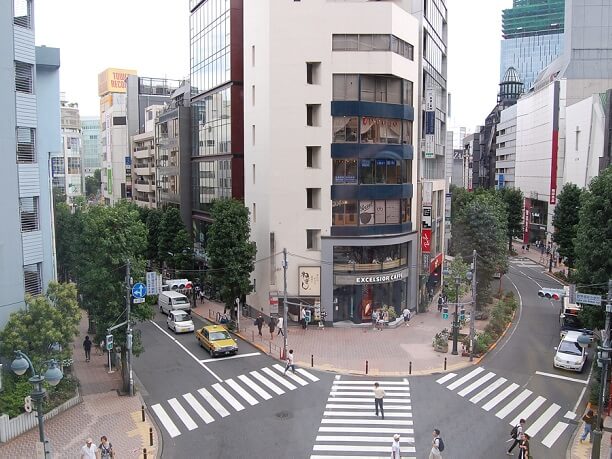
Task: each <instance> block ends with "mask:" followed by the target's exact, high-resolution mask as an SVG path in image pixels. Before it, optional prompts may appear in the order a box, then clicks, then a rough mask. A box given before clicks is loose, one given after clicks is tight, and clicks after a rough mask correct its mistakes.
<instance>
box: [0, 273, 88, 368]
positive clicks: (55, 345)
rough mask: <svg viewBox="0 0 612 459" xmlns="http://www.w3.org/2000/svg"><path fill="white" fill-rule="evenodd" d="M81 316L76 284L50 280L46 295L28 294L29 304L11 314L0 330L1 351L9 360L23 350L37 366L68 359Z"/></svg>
mask: <svg viewBox="0 0 612 459" xmlns="http://www.w3.org/2000/svg"><path fill="white" fill-rule="evenodd" d="M80 320H81V313H80V310H79V305H78V302H77V289H76V285H75V284H58V283H57V282H50V283H49V286H48V289H47V293H46V295H38V296H30V295H27V296H26V308H25V309H21V310H19V311H16V312H14V313H12V314H11V316H10V318H9V321H8V323H7V324H6V326H5V327H4V330H2V332H0V352H1V354H2V356H3V357H4V358H6V359H7V360H9V361H10V360H12V359H13V358H14V351H16V350H21V351H23V352H25V353H26V354H28V356H29V357H30V359H31V360H32V363H34V365H36V367H37V368H40V365H41V364H42V363H43V362H44V361H46V360H49V359H51V358H54V359H57V360H60V361H61V360H66V359H69V358H70V357H72V342H73V341H74V338H75V337H76V336H77V334H78V332H79V329H78V326H79V321H80Z"/></svg>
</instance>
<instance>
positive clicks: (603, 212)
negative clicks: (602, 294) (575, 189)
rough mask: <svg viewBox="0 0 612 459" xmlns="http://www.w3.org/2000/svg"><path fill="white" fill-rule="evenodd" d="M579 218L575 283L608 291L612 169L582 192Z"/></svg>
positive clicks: (611, 269) (611, 252) (611, 248)
mask: <svg viewBox="0 0 612 459" xmlns="http://www.w3.org/2000/svg"><path fill="white" fill-rule="evenodd" d="M579 216H580V221H579V223H578V227H577V230H576V231H577V235H576V239H574V252H575V256H576V263H575V265H576V271H575V273H574V274H575V280H576V282H577V283H579V284H586V285H592V284H602V285H603V289H606V288H607V282H608V279H610V277H612V166H609V167H608V168H607V169H606V170H605V171H603V172H602V173H601V175H599V176H598V177H595V178H594V179H593V180H591V183H590V184H589V189H588V191H586V192H583V193H582V199H581V206H580V212H579ZM580 290H581V291H585V290H586V291H588V290H589V288H588V287H585V288H580ZM594 291H597V289H595V290H594Z"/></svg>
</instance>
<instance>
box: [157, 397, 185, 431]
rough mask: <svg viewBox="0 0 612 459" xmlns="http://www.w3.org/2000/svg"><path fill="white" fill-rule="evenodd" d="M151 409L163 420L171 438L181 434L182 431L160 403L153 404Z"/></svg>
mask: <svg viewBox="0 0 612 459" xmlns="http://www.w3.org/2000/svg"><path fill="white" fill-rule="evenodd" d="M151 409H152V410H153V412H154V413H155V414H156V415H157V418H158V419H159V420H160V421H161V422H162V424H163V425H164V427H165V428H166V430H167V431H168V435H170V438H174V437H178V436H179V435H180V434H181V431H180V430H178V427H176V424H175V423H174V422H173V421H172V419H170V416H168V413H166V410H164V409H163V408H162V406H161V405H160V404H159V403H156V404H155V405H153V406H151Z"/></svg>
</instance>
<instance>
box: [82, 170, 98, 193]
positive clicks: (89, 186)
mask: <svg viewBox="0 0 612 459" xmlns="http://www.w3.org/2000/svg"><path fill="white" fill-rule="evenodd" d="M101 186H102V177H101V176H100V169H96V170H95V171H94V173H93V176H90V177H85V196H87V197H90V196H96V195H97V194H98V193H99V192H100V187H101Z"/></svg>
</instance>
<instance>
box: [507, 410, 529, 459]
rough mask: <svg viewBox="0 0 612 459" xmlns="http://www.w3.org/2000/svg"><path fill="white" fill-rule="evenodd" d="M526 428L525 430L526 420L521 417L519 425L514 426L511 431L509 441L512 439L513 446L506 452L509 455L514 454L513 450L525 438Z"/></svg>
mask: <svg viewBox="0 0 612 459" xmlns="http://www.w3.org/2000/svg"><path fill="white" fill-rule="evenodd" d="M524 430H525V420H524V419H521V420H520V421H519V423H518V424H517V425H515V426H514V427H512V430H511V431H510V440H508V441H512V446H511V447H510V448H509V449H508V451H506V454H507V455H508V456H512V450H513V449H514V447H515V446H516V445H520V443H521V441H522V439H523V432H524Z"/></svg>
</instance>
